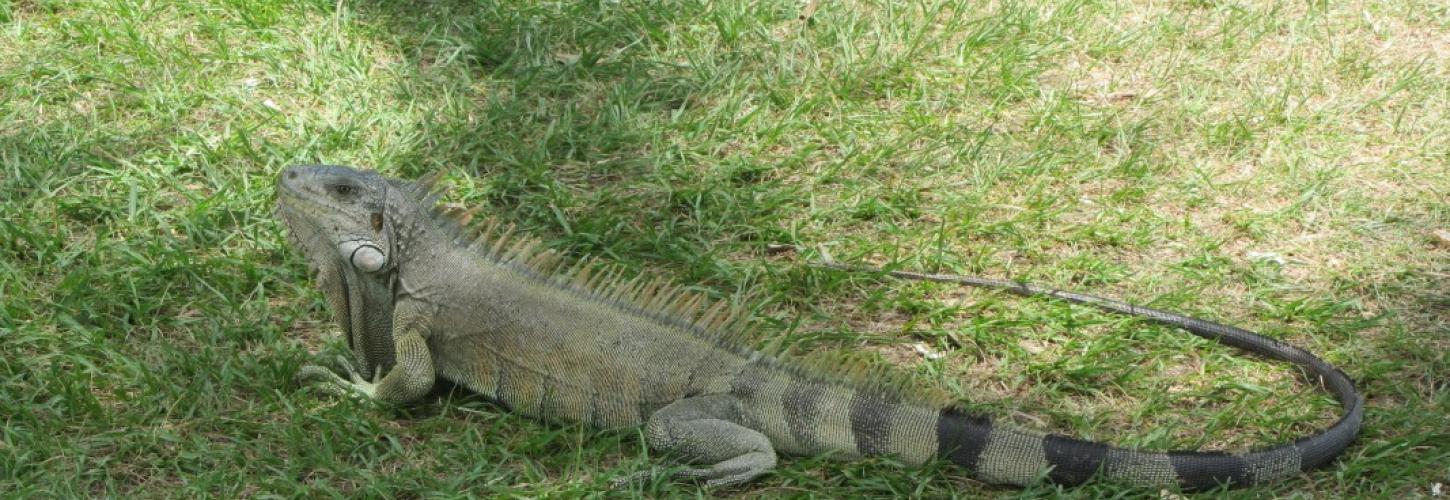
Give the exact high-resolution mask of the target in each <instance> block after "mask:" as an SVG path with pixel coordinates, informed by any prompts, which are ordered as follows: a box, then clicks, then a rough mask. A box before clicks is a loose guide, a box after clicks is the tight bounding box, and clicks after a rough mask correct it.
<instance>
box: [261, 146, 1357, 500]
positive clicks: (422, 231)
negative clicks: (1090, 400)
mask: <svg viewBox="0 0 1450 500" xmlns="http://www.w3.org/2000/svg"><path fill="white" fill-rule="evenodd" d="M431 184H432V183H431V182H418V183H413V182H407V181H400V180H396V179H389V178H386V177H383V176H382V175H379V174H377V173H375V172H368V171H359V170H354V169H352V168H348V167H339V166H322V165H316V166H296V167H291V168H288V169H286V170H285V171H283V173H282V175H281V177H280V179H279V180H278V188H277V192H278V196H277V198H278V203H277V204H278V214H279V215H280V216H281V218H282V219H283V220H284V221H285V222H286V224H287V226H288V227H289V229H290V238H291V239H292V241H293V242H294V243H295V244H296V245H297V246H298V247H299V248H300V249H301V250H302V251H303V253H304V254H306V256H307V258H308V260H309V262H310V263H311V264H312V265H313V266H314V267H315V268H316V270H317V271H318V283H319V285H320V286H321V288H322V290H323V292H324V294H325V296H326V298H327V302H328V304H329V306H330V308H331V311H332V314H333V316H334V319H335V320H336V321H337V323H338V324H339V325H341V327H342V331H343V334H344V336H345V337H346V339H347V343H348V346H349V348H350V349H351V350H352V353H353V359H352V361H351V363H349V364H350V366H348V367H347V368H348V371H349V372H350V377H349V378H343V377H341V376H339V375H337V374H336V373H334V372H333V371H331V370H328V369H326V368H322V367H319V366H315V365H309V366H306V367H304V368H303V369H302V371H301V373H300V377H301V378H302V379H303V380H305V381H308V382H312V383H315V384H316V385H317V386H318V387H321V388H323V389H325V390H328V391H331V392H337V393H346V394H363V395H366V396H369V397H372V398H376V399H378V400H380V401H383V402H388V403H407V402H410V401H414V400H417V399H418V398H420V397H422V396H424V395H425V394H427V393H428V392H429V390H430V389H431V388H432V386H433V383H434V381H435V380H436V379H437V378H440V377H441V378H444V379H447V380H450V381H453V382H455V383H457V384H459V385H462V386H464V387H466V388H468V389H470V390H473V391H476V392H478V393H480V394H483V395H485V396H487V397H489V398H492V399H494V400H497V401H498V402H500V403H501V404H503V405H505V406H506V407H508V408H510V409H512V410H514V411H517V412H520V413H523V414H526V415H530V416H535V417H540V418H546V419H552V420H561V421H571V422H586V423H589V424H593V425H596V426H600V427H609V428H618V427H632V426H640V425H643V426H644V428H645V436H646V439H647V440H648V442H649V445H650V446H651V447H652V448H654V449H656V450H659V451H662V452H665V453H668V454H670V455H672V456H676V457H679V458H681V459H682V460H684V461H685V462H687V463H690V464H694V465H696V466H698V467H699V468H696V469H691V470H688V471H685V472H682V473H679V474H678V475H679V476H682V477H691V478H697V479H700V480H703V481H705V482H706V483H707V484H709V485H732V484H738V483H743V482H746V481H749V480H751V479H752V478H755V477H757V476H759V475H761V474H764V473H766V472H769V471H770V470H771V469H772V468H773V467H775V464H776V455H777V454H778V453H788V454H797V455H817V454H826V453H830V454H832V456H836V457H843V458H850V457H859V456H872V455H893V456H895V457H897V458H898V459H899V460H901V461H904V462H907V463H914V464H919V463H924V462H926V461H929V460H938V459H945V460H949V461H951V462H952V463H955V464H957V465H959V466H961V467H962V468H964V469H965V470H966V471H967V472H969V473H970V474H972V475H973V476H974V477H977V478H979V479H982V480H985V481H989V482H994V483H1010V484H1018V485H1025V484H1029V483H1031V482H1033V481H1035V480H1038V479H1039V478H1043V477H1045V478H1047V479H1050V480H1052V481H1054V482H1058V483H1064V484H1077V483H1082V482H1084V481H1087V480H1089V479H1091V478H1094V477H1101V478H1104V479H1106V480H1110V481H1117V482H1124V483H1130V484H1135V485H1142V486H1151V487H1168V488H1174V487H1179V488H1183V489H1204V488H1213V487H1216V486H1218V485H1222V484H1228V485H1231V486H1242V485H1248V484H1258V483H1264V482H1268V481H1274V480H1279V479H1284V478H1288V477H1292V476H1295V475H1297V474H1299V473H1301V472H1302V471H1307V470H1309V469H1312V468H1314V467H1318V466H1320V465H1323V464H1325V463H1327V462H1328V461H1329V460H1331V459H1332V458H1333V457H1334V456H1335V455H1336V454H1338V453H1339V452H1340V451H1342V450H1343V449H1344V448H1345V447H1346V446H1348V444H1349V443H1350V442H1351V441H1352V440H1353V439H1354V436H1355V434H1356V432H1357V431H1358V429H1359V425H1360V422H1361V419H1362V417H1363V402H1362V399H1361V398H1360V396H1359V394H1358V393H1357V392H1356V391H1355V389H1354V384H1353V382H1352V381H1351V380H1350V379H1349V378H1348V377H1347V376H1346V375H1345V374H1344V373H1342V372H1341V371H1339V370H1338V369H1335V368H1334V367H1332V366H1330V365H1328V364H1327V363H1325V362H1323V361H1321V360H1320V359H1318V358H1317V357H1315V356H1314V355H1312V354H1310V353H1308V352H1306V351H1304V350H1301V349H1299V348H1296V347H1293V346H1289V345H1286V344H1283V343H1280V342H1277V341H1275V340H1272V339H1269V338H1266V337H1263V336H1260V335H1258V334H1255V333H1252V332H1248V331H1245V330H1241V329H1238V328H1234V327H1230V326H1224V325H1220V324H1216V323H1211V322H1206V321H1201V320H1197V319H1192V318H1186V317H1183V316H1179V315H1175V314H1172V313H1166V312H1162V311H1157V310H1153V309H1148V308H1143V307H1138V306H1132V305H1128V304H1123V303H1120V302H1116V301H1111V300H1107V299H1100V298H1096V297H1091V296H1086V295H1079V294H1072V293H1068V292H1060V291H1052V290H1044V289H1038V288H1035V287H1032V286H1030V285H1025V284H1020V283H1012V282H1004V281H996V280H989V279H982V278H968V277H959V276H943V275H922V274H915V273H905V272H893V273H891V274H894V275H897V276H900V277H905V278H909V279H927V280H936V281H947V282H954V283H961V284H966V285H973V286H983V287H988V288H998V289H1003V290H1006V291H1009V292H1014V293H1019V294H1025V295H1049V296H1054V297H1057V298H1061V299H1065V300H1069V301H1073V302H1079V303H1086V304H1091V305H1095V306H1098V307H1101V308H1104V309H1107V310H1109V311H1114V312H1120V313H1126V314H1134V315H1139V316H1145V317H1148V318H1150V319H1153V320H1156V321H1158V322H1161V323H1165V324H1169V325H1173V326H1178V327H1181V328H1184V329H1186V330H1188V331H1190V332H1192V333H1194V334H1196V335H1199V336H1202V337H1206V338H1210V339H1214V340H1218V341H1220V342H1224V343H1227V344H1229V345H1233V346H1236V347H1239V348H1243V349H1246V350H1248V351H1251V352H1254V353H1257V354H1261V355H1264V356H1266V357H1270V358H1274V359H1279V360H1284V361H1289V362H1291V363H1294V364H1296V365H1298V366H1300V367H1302V368H1303V369H1305V370H1306V371H1307V372H1308V373H1309V374H1310V375H1311V377H1312V378H1313V379H1314V380H1316V381H1318V382H1320V383H1322V384H1323V385H1324V387H1326V388H1327V389H1328V390H1329V391H1330V392H1331V393H1333V394H1334V395H1335V396H1336V397H1337V398H1338V399H1339V401H1340V402H1341V403H1342V404H1343V408H1344V416H1343V417H1342V418H1341V419H1340V420H1339V421H1338V422H1336V423H1335V424H1334V425H1333V426H1331V427H1329V428H1328V429H1326V430H1324V431H1322V432H1320V433H1318V434H1314V435H1312V436H1309V437H1305V438H1302V439H1299V440H1296V441H1294V442H1290V443H1284V444H1280V445H1277V446H1271V447H1265V448H1259V449H1255V450H1251V451H1242V452H1232V453H1229V452H1198V451H1169V452H1161V451H1147V450H1133V449H1124V448H1118V447H1114V446H1110V445H1106V444H1101V443H1096V442H1089V441H1083V440H1079V439H1074V438H1071V437H1066V436H1061V435H1052V434H1042V433H1037V432H1031V431H1027V430H1021V429H1017V428H1014V427H1009V426H1006V425H999V424H997V423H994V422H992V420H991V419H990V418H988V417H986V416H982V415H975V414H971V413H968V412H965V411H963V410H960V409H958V407H957V406H955V405H953V404H952V402H951V401H949V400H946V399H945V398H942V397H936V396H932V395H929V394H924V393H922V392H921V391H918V390H914V389H911V388H909V387H908V386H907V385H906V384H902V383H899V382H893V381H889V380H881V379H874V378H869V377H859V376H857V377H852V376H844V375H838V374H837V373H840V371H839V370H830V369H824V368H821V367H811V366H806V365H803V364H800V363H798V362H794V361H791V360H788V359H778V358H777V357H776V356H773V355H770V354H764V353H760V352H756V351H753V350H751V349H750V348H748V347H747V346H746V345H747V344H746V343H745V342H742V341H740V340H737V339H740V338H741V337H740V335H739V332H740V331H742V330H743V329H744V328H743V326H742V323H741V322H740V321H739V320H738V319H737V317H736V315H733V314H731V312H730V311H727V310H726V308H725V307H724V306H723V305H720V304H714V305H711V304H707V303H706V301H705V300H703V299H701V298H699V297H697V296H695V295H692V294H687V293H683V292H681V291H680V290H679V289H678V288H675V287H670V286H667V285H664V284H661V283H660V282H646V281H642V280H638V279H625V278H622V277H620V276H617V275H614V274H612V273H596V272H594V267H595V266H592V265H591V264H590V263H588V262H585V263H581V264H578V265H575V266H572V267H565V266H561V265H560V264H559V263H558V261H559V259H557V258H556V257H555V256H554V254H553V253H551V252H547V251H539V250H537V249H536V246H535V245H534V243H533V242H532V241H531V240H528V239H526V238H517V237H513V236H511V234H510V233H509V232H507V231H500V230H499V229H498V228H497V227H488V228H485V229H484V230H482V231H481V232H479V233H477V235H476V236H469V235H467V234H466V231H464V230H463V224H460V223H459V222H458V221H455V220H454V219H453V218H452V217H449V216H445V215H442V213H441V211H440V210H439V209H437V208H435V196H434V195H433V194H431V192H430V190H431ZM464 224H466V221H464Z"/></svg>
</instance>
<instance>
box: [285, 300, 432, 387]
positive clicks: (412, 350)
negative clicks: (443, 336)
mask: <svg viewBox="0 0 1450 500" xmlns="http://www.w3.org/2000/svg"><path fill="white" fill-rule="evenodd" d="M424 318H426V316H424V315H422V314H419V311H417V308H414V307H404V306H403V305H401V304H400V305H399V307H398V308H397V309H395V310H394V312H393V331H392V333H391V336H392V339H393V348H394V355H395V356H396V360H397V363H396V364H394V365H393V367H392V369H390V370H388V372H387V373H386V374H384V373H381V372H380V371H378V370H377V367H376V366H373V367H372V368H373V372H374V373H372V374H371V375H372V379H371V380H369V379H364V378H363V377H362V376H361V375H359V374H358V373H357V372H356V371H354V369H353V367H352V363H346V362H345V363H344V365H345V367H346V369H347V371H348V377H349V378H343V377H342V376H340V375H338V374H337V372H334V371H332V370H329V369H327V368H324V367H322V366H318V365H306V366H303V367H302V370H301V371H299V372H298V374H297V378H298V381H299V382H301V383H302V384H303V385H311V386H314V387H317V388H318V389H320V390H322V391H323V392H327V393H331V394H340V395H356V396H362V397H366V398H368V399H373V400H376V401H380V402H383V403H388V404H405V403H409V402H412V401H415V400H417V399H418V398H421V397H423V396H424V395H426V394H428V391H430V390H432V389H433V382H434V372H433V355H432V353H431V352H429V351H428V341H427V337H426V336H427V333H428V329H427V326H426V320H425V319H424ZM365 334H366V333H365Z"/></svg>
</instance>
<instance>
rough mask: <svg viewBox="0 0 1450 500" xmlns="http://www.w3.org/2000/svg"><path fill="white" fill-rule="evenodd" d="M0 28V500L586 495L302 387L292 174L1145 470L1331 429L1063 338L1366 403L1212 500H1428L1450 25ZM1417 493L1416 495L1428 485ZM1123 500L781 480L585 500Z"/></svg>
mask: <svg viewBox="0 0 1450 500" xmlns="http://www.w3.org/2000/svg"><path fill="white" fill-rule="evenodd" d="M814 5H815V8H814V11H813V16H812V17H810V18H809V19H802V18H801V17H800V13H801V12H802V5H801V4H800V3H798V2H797V1H795V0H762V1H756V2H705V1H686V2H636V1H630V0H597V1H585V2H542V1H534V0H529V1H499V2H464V1H458V0H437V1H428V2H384V1H376V0H372V1H365V0H354V1H335V2H334V1H316V0H313V1H304V2H290V1H281V0H255V1H238V0H207V1H196V2H154V1H123V0H74V1H64V0H0V492H5V493H0V495H4V496H11V495H14V496H46V497H54V496H59V497H69V496H132V495H138V496H147V497H187V498H190V497H196V496H202V495H207V496H215V497H235V496H259V497H260V496H277V497H295V496H300V495H304V494H305V495H309V496H311V495H318V496H378V495H389V496H409V497H411V496H440V495H441V496H452V495H459V494H471V495H479V496H483V495H515V496H528V497H541V496H549V497H580V496H594V495H596V494H598V493H599V492H601V491H603V490H604V489H605V488H607V486H608V484H609V481H610V480H611V479H612V478H616V477H619V476H621V475H626V474H629V473H632V472H636V471H640V470H645V468H647V467H648V466H649V465H650V464H651V463H654V462H656V461H657V460H655V459H658V458H659V457H654V459H652V457H651V453H650V452H649V451H648V450H646V449H645V446H644V444H643V440H642V439H641V438H640V436H639V435H638V433H637V432H634V431H627V432H610V431H598V430H593V429H589V428H584V427H579V426H570V425H562V424H553V423H541V422H537V421H533V420H529V419H525V418H522V417H518V416H515V415H510V414H508V413H507V412H505V411H503V410H501V409H499V408H497V407H495V406H493V405H491V404H489V403H488V402H487V401H484V400H482V399H481V398H478V397H476V396H471V395H469V394H467V393H465V392H463V391H456V390H455V391H442V390H440V391H437V392H438V393H437V394H436V397H432V398H429V400H428V401H427V402H425V403H423V404H420V405H417V406H413V407H409V408H401V409H390V408H378V407H374V406H371V405H368V404H364V403H359V402H354V401H349V400H338V399H336V398H331V397H328V396H325V395H321V394H317V393H315V392H311V391H307V390H303V389H301V388H300V387H299V386H298V385H297V384H296V382H294V381H293V376H294V375H295V374H296V372H297V369H298V367H299V366H300V365H301V364H302V363H304V362H306V361H307V360H309V359H313V358H314V357H316V356H319V355H328V354H326V353H329V352H341V351H342V350H343V349H345V347H343V346H342V341H341V339H340V338H338V337H337V334H336V328H335V327H334V326H333V325H331V324H330V323H329V319H330V316H329V315H328V312H327V311H326V309H325V304H324V301H323V300H322V298H321V295H320V294H319V292H317V291H316V289H315V287H314V286H313V284H312V283H311V282H310V281H309V279H308V276H307V272H306V267H305V265H304V263H303V261H302V259H301V258H300V256H299V255H298V254H297V253H296V252H295V251H294V250H293V249H290V248H288V247H287V245H286V243H285V238H284V233H283V230H282V228H281V226H280V224H279V222H278V221H277V220H276V218H275V217H274V216H273V214H272V203H273V198H274V195H273V189H272V187H273V183H274V177H275V175H276V173H277V172H278V171H279V170H280V169H281V168H283V167H284V166H286V165H289V164H294V163H306V162H327V163H338V164H349V165H357V166H364V167H369V168H376V169H379V170H382V171H384V172H386V173H388V174H389V175H395V176H400V177H409V178H411V177H416V176H419V175H422V174H424V173H427V172H432V171H436V170H438V169H447V171H448V175H447V177H446V179H445V181H444V182H445V183H446V184H447V185H449V186H451V188H452V189H451V191H450V194H449V195H448V196H447V202H448V203H455V204H458V205H460V206H482V207H484V212H486V213H488V214H490V215H493V216H495V217H497V218H500V219H502V220H505V221H507V222H510V223H514V224H517V225H518V226H520V227H522V228H524V229H525V230H527V231H528V232H530V233H532V234H534V235H536V236H538V237H540V238H542V239H543V240H544V242H545V244H546V245H547V246H549V247H551V248H554V249H557V250H559V251H561V252H563V253H565V254H567V255H570V256H574V257H583V256H602V257H604V258H606V259H608V260H610V261H614V262H617V263H619V265H622V266H624V267H625V268H626V269H628V270H630V271H631V272H637V273H645V274H648V275H653V276H667V277H670V278H671V279H674V280H676V281H678V282H681V283H687V284H689V285H690V286H691V288H692V289H695V290H697V291H700V292H703V293H706V294H709V295H711V296H713V297H715V298H718V299H721V300H730V301H734V302H736V303H738V304H740V305H741V306H742V307H745V308H747V309H749V310H751V311H753V312H754V316H755V319H754V320H753V321H752V324H753V326H754V328H755V329H756V330H757V331H758V337H759V338H760V339H761V340H760V342H761V343H762V345H773V346H779V347H781V348H790V349H791V351H792V352H819V353H835V352H843V351H849V352H854V353H857V354H858V355H861V357H863V358H865V359H866V361H865V362H867V363H871V364H894V365H897V366H899V368H900V369H901V370H904V371H906V372H908V373H910V374H911V375H912V376H913V377H915V378H916V379H918V380H919V381H920V382H921V383H922V384H926V385H935V386H938V387H941V388H944V389H945V390H947V391H950V392H951V393H952V394H954V395H956V396H957V397H959V398H960V399H961V400H962V401H964V402H967V404H968V405H970V406H971V407H973V408H978V409H981V410H983V411H986V412H989V413H991V414H993V415H995V416H997V417H998V418H1000V419H1003V420H1007V421H1012V422H1016V423H1018V424H1020V425H1024V426H1029V427H1033V428H1037V429H1042V430H1049V431H1055V432H1061V433H1065V434H1069V435H1074V436H1078V437H1084V438H1092V439H1098V440H1104V441H1108V442H1112V443H1116V444H1120V445H1132V446H1142V447H1147V448H1155V449H1169V448H1195V449H1197V448H1203V449H1224V448H1239V447H1247V446H1255V445H1260V444H1267V443H1271V442H1280V441H1285V440H1292V439H1294V438H1296V437H1299V436H1301V435H1304V434H1307V433H1310V432H1313V431H1314V430H1315V429H1318V428H1321V427H1323V426H1325V425H1327V424H1329V423H1331V422H1332V421H1333V420H1334V419H1335V418H1336V416H1337V409H1338V408H1337V406H1336V405H1335V404H1334V402H1333V400H1332V399H1331V398H1329V397H1328V396H1326V395H1325V394H1324V393H1323V392H1321V391H1319V390H1318V389H1317V388H1316V387H1315V386H1314V385H1313V384H1312V383H1310V382H1309V381H1306V380H1303V379H1302V378H1300V377H1297V376H1296V373H1297V372H1296V371H1294V370H1293V369H1291V368H1289V367H1288V366H1287V365H1284V364H1281V363H1273V362H1266V361H1263V360H1260V359H1256V358H1253V357H1249V356H1244V355H1243V354H1242V353H1241V352H1238V351H1236V350H1234V349H1231V348H1227V347H1223V346H1219V345H1215V344H1212V343H1210V342H1206V341H1202V340H1200V339H1197V338H1194V337H1192V336H1191V335H1188V334H1186V333H1184V332H1181V331H1176V330H1172V329H1167V328H1162V327H1156V326H1152V325H1148V324H1144V323H1142V322H1139V321H1133V320H1129V319H1125V318H1120V317H1116V316H1108V315H1104V314H1100V313H1096V312H1093V311H1091V310H1089V309H1085V308H1082V307H1077V306H1067V305H1064V304H1061V303H1055V302H1051V301H1044V300H1023V299H1018V298H1013V297H1010V296H1007V295H1003V294H1000V293H988V292H980V291H973V290H962V289H959V288H957V287H953V286H946V285H938V284H924V283H909V282H901V281H893V280H889V279H879V278H874V277H870V276H853V275H849V274H844V273H840V272H834V271H829V272H828V271H823V270H819V269H813V268H812V267H811V264H812V263H814V262H818V261H819V260H820V259H821V258H822V256H823V254H829V255H830V256H831V257H833V258H834V259H836V260H838V261H843V262H855V263H870V264H875V265H884V266H891V267H896V268H901V269H910V270H923V271H937V272H954V273H960V274H979V275H987V276H994V277H1010V278H1014V279H1024V280H1029V281H1032V282H1034V283H1037V284H1041V285H1047V286H1053V287H1057V288H1064V289H1070V290H1075V291H1081V292H1088V293H1094V294H1100V295H1105V296H1109V297H1114V298H1119V299H1123V300H1128V301H1132V302H1138V303H1143V304H1148V305H1151V306H1154V307H1157V308H1162V309H1169V310H1174V311H1179V312H1183V313H1187V314H1191V315H1195V316H1200V317H1205V318H1210V319H1215V320H1218V321H1223V322H1226V323H1230V324H1236V325H1241V326H1244V327H1246V328H1250V329H1255V330H1258V331H1262V332H1264V333H1265V334H1266V335H1269V336H1272V337H1275V338H1279V339H1284V340H1286V341H1289V342H1292V343H1294V344H1296V345H1299V346H1302V347H1305V348H1308V349H1310V350H1311V351H1314V352H1316V353H1318V354H1320V355H1321V356H1322V357H1324V358H1325V359H1326V360H1328V361H1330V362H1331V363H1334V364H1336V365H1338V366H1340V367H1341V368H1343V369H1344V370H1345V371H1346V372H1347V373H1349V374H1350V375H1351V376H1352V377H1354V378H1355V379H1356V380H1357V381H1358V382H1359V384H1360V387H1361V389H1362V391H1363V392H1364V394H1365V397H1366V399H1367V405H1368V409H1367V412H1366V418H1365V422H1364V428H1363V430H1362V432H1361V434H1360V439H1359V441H1357V442H1356V443H1355V444H1354V445H1353V446H1351V447H1350V448H1349V449H1348V450H1347V451H1346V452H1345V453H1344V454H1343V455H1342V456H1341V457H1340V459H1339V460H1337V461H1335V462H1334V463H1332V464H1331V465H1329V466H1328V467H1325V468H1323V469H1319V470H1316V471H1313V472H1310V473H1308V474H1305V475H1303V476H1302V477H1300V478H1297V479H1294V480H1291V481H1288V482H1284V483H1280V484H1276V485H1272V486H1267V487H1263V488H1258V489H1252V490H1246V491H1236V492H1235V494H1239V495H1243V496H1254V497H1257V496H1279V495H1295V494H1303V495H1308V496H1315V497H1326V498H1339V497H1361V496H1368V497H1403V496H1407V495H1411V496H1412V495H1419V496H1427V495H1431V494H1432V489H1433V488H1437V487H1438V488H1443V489H1444V490H1447V493H1450V484H1446V483H1450V354H1447V353H1450V202H1447V200H1450V7H1447V6H1446V4H1444V3H1443V2H1439V1H1434V0H1385V1H1369V0H1347V1H1344V2H1318V1H1306V2H1248V1H1234V0H1223V1H1219V0H1177V1H1166V2H1164V1H1109V0H1104V1H1091V0H1087V1H1082V0H1044V1H1040V2H1034V1H1018V0H1006V1H981V2H965V1H934V0H903V1H875V2H871V1H861V2H855V1H853V2H824V1H823V2H819V4H814ZM1436 485H1442V486H1436ZM812 492H816V493H818V494H819V495H821V496H823V497H845V496H875V497H891V496H922V497H945V496H964V497H976V496H1031V497H1037V496H1054V497H1055V496H1070V497H1101V496H1159V495H1160V492H1157V491H1141V490H1133V489H1126V488H1124V487H1122V486H1118V485H1113V484H1107V483H1096V484H1091V485H1088V486H1085V487H1081V488H1076V489H1059V488H1057V487H1055V486H1051V485H1039V486H1034V487H1030V488H1027V489H1025V490H1024V489H1016V488H1004V487H998V486H991V485H986V484H983V483H980V482H977V481H973V480H971V479H969V478H967V477H965V476H964V475H962V474H961V473H960V472H959V471H956V470H953V469H952V468H950V467H947V466H936V467H929V468H927V469H911V468H907V467H904V466H901V465H899V464H898V463H896V462H894V461H892V460H889V459H876V460H869V461H863V462H837V461H831V460H828V459H824V458H821V457H804V458H792V459H787V460H784V461H783V462H782V465H781V467H780V468H779V470H778V471H777V472H776V473H775V474H772V475H769V476H766V477H765V478H763V479H762V480H760V481H758V482H756V483H753V484H751V485H748V486H745V487H740V488H734V489H728V490H723V491H708V490H704V489H701V488H699V487H697V486H695V485H692V484H688V483H670V482H668V481H664V480H659V481H655V482H653V483H645V484H638V485H636V486H635V489H633V490H622V491H616V492H613V493H614V494H617V495H620V496H631V495H643V496H651V497H658V496H696V495H704V496H708V495H716V494H719V495H725V496H738V497H757V496H768V497H782V496H785V497H790V496H801V495H807V494H811V493H812Z"/></svg>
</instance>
